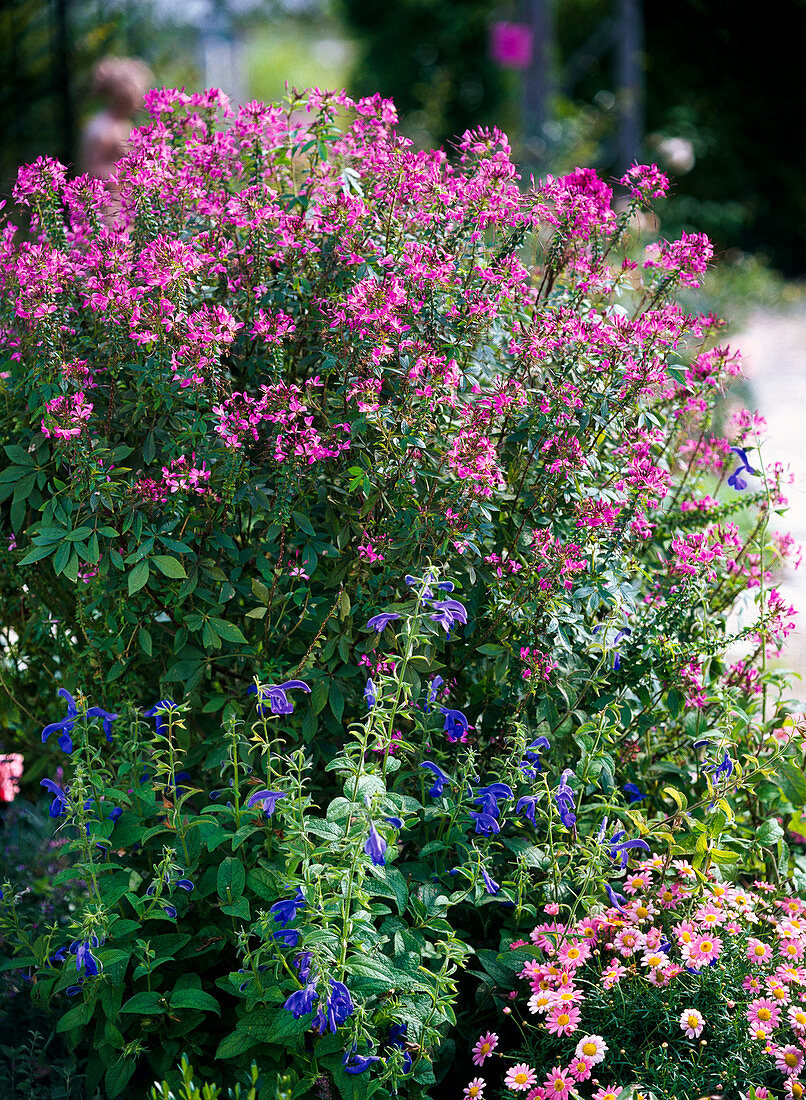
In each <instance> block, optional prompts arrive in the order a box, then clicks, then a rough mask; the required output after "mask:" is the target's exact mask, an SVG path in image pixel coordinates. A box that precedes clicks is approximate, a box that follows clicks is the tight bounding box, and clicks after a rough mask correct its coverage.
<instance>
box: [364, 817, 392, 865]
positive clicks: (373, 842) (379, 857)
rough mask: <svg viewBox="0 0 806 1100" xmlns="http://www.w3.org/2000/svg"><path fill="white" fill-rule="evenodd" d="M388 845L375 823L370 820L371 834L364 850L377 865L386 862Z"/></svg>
mask: <svg viewBox="0 0 806 1100" xmlns="http://www.w3.org/2000/svg"><path fill="white" fill-rule="evenodd" d="M386 847H387V845H386V841H385V840H384V839H383V837H382V836H381V834H380V833H379V832H378V830H377V829H376V828H375V825H374V823H373V822H372V821H370V823H369V836H368V837H367V839H366V842H365V843H364V851H365V852H366V854H367V855H368V856H369V857H370V859H371V860H372V862H373V863H374V864H375V866H376V867H383V866H384V864H385V863H386V860H385V858H384V853H385V852H386Z"/></svg>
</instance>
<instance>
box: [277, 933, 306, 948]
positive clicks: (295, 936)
mask: <svg viewBox="0 0 806 1100" xmlns="http://www.w3.org/2000/svg"><path fill="white" fill-rule="evenodd" d="M274 939H275V942H276V943H281V944H282V945H283V946H284V947H296V946H297V944H298V943H299V940H300V932H299V931H298V930H297V929H296V928H281V929H280V930H279V932H275V933H274Z"/></svg>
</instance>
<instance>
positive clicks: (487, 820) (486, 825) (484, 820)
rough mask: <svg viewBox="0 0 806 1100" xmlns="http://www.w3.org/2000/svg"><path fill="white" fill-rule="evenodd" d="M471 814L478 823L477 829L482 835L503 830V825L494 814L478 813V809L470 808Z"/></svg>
mask: <svg viewBox="0 0 806 1100" xmlns="http://www.w3.org/2000/svg"><path fill="white" fill-rule="evenodd" d="M470 816H471V817H472V818H473V820H474V821H475V823H476V830H475V831H476V832H477V833H480V834H481V835H482V836H492V834H493V833H500V832H501V826H500V825H499V824H498V822H497V821H496V820H495V818H494V817H493V816H492V814H485V813H478V812H477V811H476V810H470Z"/></svg>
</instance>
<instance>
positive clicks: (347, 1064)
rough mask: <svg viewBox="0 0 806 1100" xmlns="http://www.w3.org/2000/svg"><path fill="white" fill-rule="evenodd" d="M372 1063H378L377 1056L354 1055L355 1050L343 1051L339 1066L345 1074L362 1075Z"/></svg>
mask: <svg viewBox="0 0 806 1100" xmlns="http://www.w3.org/2000/svg"><path fill="white" fill-rule="evenodd" d="M373 1062H380V1058H379V1057H378V1056H377V1054H356V1048H355V1047H353V1048H352V1050H348V1051H345V1053H344V1057H343V1058H342V1060H341V1064H342V1065H343V1066H344V1072H345V1073H353V1074H355V1073H363V1072H364V1070H367V1069H369V1067H370V1066H371V1065H372V1063H373Z"/></svg>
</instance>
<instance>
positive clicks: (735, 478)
mask: <svg viewBox="0 0 806 1100" xmlns="http://www.w3.org/2000/svg"><path fill="white" fill-rule="evenodd" d="M731 450H732V451H733V453H734V454H735V455H736V456H737V458H738V459H739V461H740V462H741V465H740V466H739V467H738V469H736V470H734V471H733V473H732V474H731V475H730V477H729V478H728V485H730V487H731V488H732V489H735V490H736V491H737V492H741V491H742V489H746V488H747V479H746V478H743V477H742V474H743V473H745V471H746V472H747V473H748V474H755V472H756V471H755V470H754V469H753V467H752V466H751V465H750V463H749V462H748V460H747V451H745V449H744V448H743V447H731Z"/></svg>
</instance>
